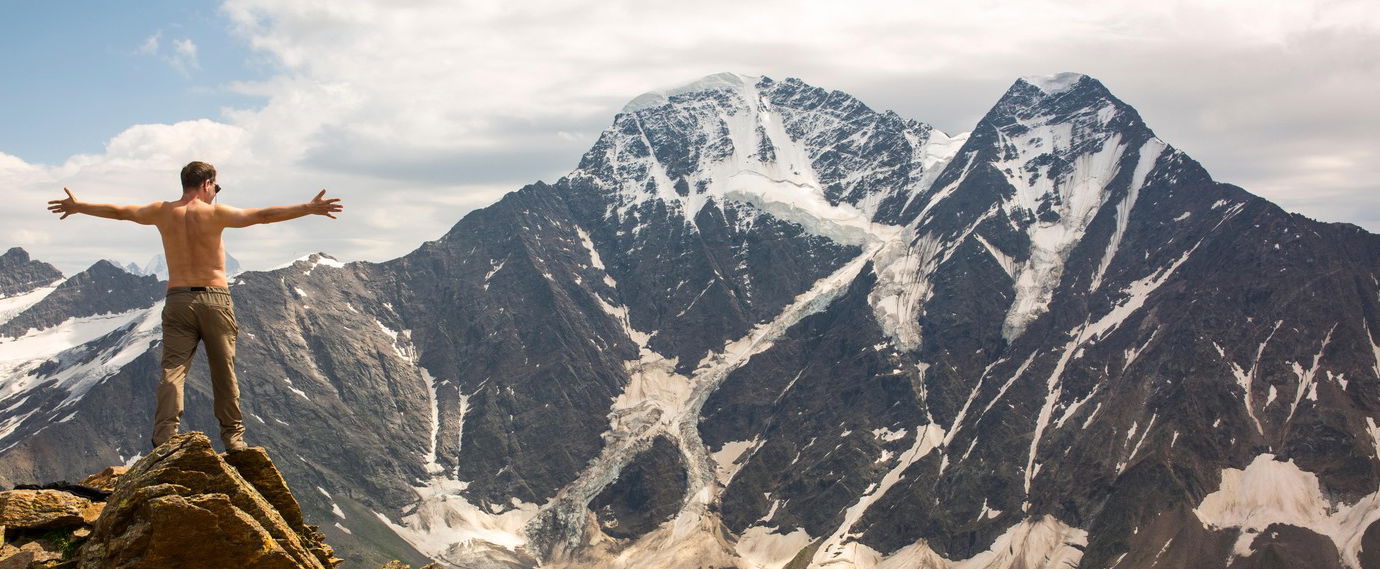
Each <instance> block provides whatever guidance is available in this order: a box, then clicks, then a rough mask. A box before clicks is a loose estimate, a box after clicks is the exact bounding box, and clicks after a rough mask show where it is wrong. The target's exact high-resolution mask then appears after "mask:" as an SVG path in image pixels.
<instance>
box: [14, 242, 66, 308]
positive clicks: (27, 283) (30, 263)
mask: <svg viewBox="0 0 1380 569" xmlns="http://www.w3.org/2000/svg"><path fill="white" fill-rule="evenodd" d="M61 278H62V273H61V272H60V271H58V270H57V268H55V267H53V266H52V265H49V264H48V263H44V262H42V261H35V260H33V259H30V258H29V252H28V251H25V250H23V249H21V248H19V247H14V248H11V249H10V250H9V251H6V252H5V254H4V255H0V298H12V297H16V296H19V295H22V294H24V293H27V292H32V291H34V290H36V289H39V288H41V287H44V286H50V285H52V284H54V283H56V282H57V281H58V280H59V279H61Z"/></svg>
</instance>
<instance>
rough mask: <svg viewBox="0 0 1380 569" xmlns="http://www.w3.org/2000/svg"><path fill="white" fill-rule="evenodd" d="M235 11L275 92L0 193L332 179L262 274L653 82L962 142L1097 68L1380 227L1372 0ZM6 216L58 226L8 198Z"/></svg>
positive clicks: (1150, 111)
mask: <svg viewBox="0 0 1380 569" xmlns="http://www.w3.org/2000/svg"><path fill="white" fill-rule="evenodd" d="M222 12H223V14H225V15H226V16H227V17H228V18H229V20H230V21H231V23H232V25H233V26H234V29H235V30H236V33H237V34H238V35H239V36H240V37H242V38H244V40H245V41H246V42H248V43H249V45H251V46H252V47H253V48H254V49H255V50H257V51H258V52H259V54H260V55H263V56H267V57H268V58H270V59H271V60H273V61H275V62H277V64H278V65H279V72H278V73H276V74H274V75H273V76H272V77H270V78H269V79H266V80H263V81H258V82H253V83H238V84H234V85H231V86H229V88H231V89H233V90H236V91H239V92H242V93H248V94H254V95H258V96H261V97H263V98H264V99H265V100H266V101H267V102H266V103H265V104H264V105H263V106H261V107H258V108H246V109H230V110H227V111H226V113H225V114H224V115H223V116H222V117H220V118H219V120H216V121H212V120H204V121H192V122H188V123H177V124H174V125H139V126H134V127H131V128H130V129H129V130H127V131H126V132H124V133H122V134H120V135H119V136H117V137H115V138H114V139H112V140H111V141H110V142H109V144H108V145H107V148H106V151H105V152H104V153H103V154H101V155H95V156H75V157H73V158H72V159H70V160H69V161H68V162H67V163H66V164H63V165H61V166H57V167H52V168H46V167H37V166H32V165H27V164H23V163H22V162H21V161H18V159H14V158H12V157H6V156H4V155H0V183H3V184H4V185H5V186H6V187H19V188H26V189H25V190H23V191H24V192H32V193H33V195H34V199H39V197H40V195H41V198H42V200H46V199H52V197H51V196H53V195H54V194H55V193H58V192H60V191H61V186H62V185H64V184H71V185H75V186H77V187H80V188H82V191H85V192H87V193H89V194H91V196H92V197H97V196H101V197H102V199H107V200H109V201H137V199H154V197H155V196H157V197H159V198H161V197H163V196H165V195H166V193H167V192H168V191H174V192H175V191H176V171H177V169H178V168H180V166H181V165H182V164H183V163H185V162H186V161H188V160H192V159H202V160H208V161H211V162H212V163H214V164H216V165H217V167H218V168H220V171H221V176H220V178H221V182H222V185H223V186H225V187H226V188H227V191H226V193H225V194H224V197H223V199H225V200H227V201H229V202H231V203H233V204H235V205H240V206H262V205H270V204H277V203H284V202H288V201H293V200H303V199H306V198H309V197H310V196H311V194H313V193H314V191H315V189H317V188H320V187H326V188H329V189H331V190H332V192H333V193H334V194H338V195H340V196H341V197H343V198H344V199H345V203H346V212H345V215H344V216H342V218H341V219H340V220H339V221H330V220H326V219H324V218H323V219H322V220H314V219H313V220H309V221H299V222H292V223H288V224H283V225H275V226H270V227H265V228H255V229H252V230H247V231H245V232H242V233H240V234H237V236H235V237H233V238H231V241H230V244H231V247H232V252H233V253H234V254H235V255H236V256H237V257H239V258H240V259H241V261H243V262H244V263H245V264H246V265H247V266H249V267H264V266H271V265H273V264H277V263H280V262H283V261H285V260H288V259H290V258H292V257H291V256H286V255H296V254H298V253H301V252H313V251H326V252H329V253H332V254H333V255H336V256H338V257H341V258H342V259H369V260H383V259H387V258H391V257H394V256H397V255H400V254H403V253H406V252H407V251H409V250H411V249H413V248H415V247H416V246H417V245H418V244H420V243H421V242H422V241H424V240H428V239H434V238H436V237H438V236H440V235H441V234H443V233H444V232H445V231H446V230H447V229H449V227H450V226H451V225H452V224H454V223H455V221H456V220H458V219H459V218H460V217H461V216H462V215H463V214H464V213H466V212H467V211H469V210H470V209H473V208H475V207H480V206H482V205H485V204H487V203H489V202H491V201H492V200H493V199H495V198H496V197H497V196H499V195H501V194H502V193H503V192H504V191H507V190H512V189H516V188H517V187H519V186H521V185H522V184H524V183H528V182H532V181H535V180H537V179H546V180H548V181H549V180H552V179H553V178H555V177H558V176H560V175H561V174H563V173H565V172H566V171H568V170H570V169H571V168H573V167H574V166H575V164H576V163H577V162H578V160H579V157H580V155H581V154H582V153H583V152H584V151H585V150H586V149H587V148H588V147H589V145H590V144H591V143H592V142H593V141H594V139H595V137H596V136H597V134H598V132H599V131H600V130H601V129H603V128H604V127H605V126H607V125H608V124H609V123H610V122H611V120H612V118H613V115H614V114H615V113H617V112H618V110H619V109H620V108H621V107H622V105H623V104H624V103H625V102H627V101H628V100H631V99H632V98H633V97H635V96H637V95H638V94H640V93H642V92H645V91H649V90H653V89H660V88H665V87H671V86H675V85H679V84H684V83H688V82H690V81H692V80H694V79H697V78H699V77H701V76H704V75H708V74H711V73H716V72H721V71H735V72H740V73H748V74H763V75H768V76H772V77H776V78H784V77H787V76H795V77H800V78H802V79H804V80H806V81H808V82H810V83H812V84H815V85H818V86H820V87H824V88H826V89H839V90H843V91H847V92H849V93H852V94H854V95H856V96H858V97H859V98H861V99H862V100H863V101H864V102H866V103H868V104H869V105H871V106H873V107H874V108H879V109H894V110H896V111H898V112H899V113H901V114H902V115H903V116H907V117H910V118H915V119H918V120H922V121H926V122H930V123H933V124H935V125H936V126H938V127H940V128H942V129H945V130H947V131H950V132H955V131H963V130H968V129H970V128H972V126H973V125H974V123H975V122H976V121H977V120H978V119H979V118H980V117H981V116H982V115H983V114H984V113H985V112H986V111H987V110H988V108H989V107H990V105H991V104H992V103H994V102H995V101H996V99H997V98H998V97H999V96H1000V95H1001V93H1002V91H1003V90H1005V88H1006V87H1007V86H1008V85H1010V83H1011V82H1012V81H1014V80H1015V78H1016V77H1019V76H1022V75H1031V74H1044V73H1050V72H1057V71H1080V72H1084V73H1088V74H1091V75H1093V76H1095V77H1097V78H1099V79H1101V80H1102V81H1103V82H1104V83H1105V84H1106V85H1107V86H1108V87H1109V88H1110V89H1111V90H1112V91H1113V92H1114V93H1116V94H1117V95H1118V96H1119V97H1121V98H1122V99H1124V100H1126V101H1127V102H1128V103H1130V104H1132V105H1133V106H1135V107H1136V108H1137V109H1138V110H1140V111H1141V113H1142V115H1143V116H1144V117H1145V119H1146V121H1147V123H1148V124H1149V125H1150V126H1151V128H1153V129H1155V130H1156V132H1157V133H1158V134H1159V135H1160V136H1161V137H1163V138H1164V139H1166V140H1167V141H1169V142H1170V143H1171V144H1174V145H1175V146H1177V147H1179V148H1181V149H1183V150H1185V151H1186V152H1188V153H1189V154H1190V155H1192V156H1194V157H1195V158H1197V159H1198V160H1199V161H1200V162H1202V163H1203V164H1204V166H1206V167H1207V168H1208V170H1209V171H1211V172H1212V173H1213V174H1214V176H1215V177H1217V178H1218V179H1220V180H1223V181H1227V182H1232V183H1236V184H1238V185H1241V186H1243V187H1245V188H1246V189H1247V190H1250V191H1253V192H1255V193H1258V194H1261V195H1264V196H1266V197H1268V198H1270V199H1272V200H1274V201H1276V202H1277V203H1280V204H1281V205H1284V206H1285V207H1287V208H1290V209H1293V210H1295V211H1302V212H1304V213H1306V214H1308V215H1311V216H1313V217H1318V218H1321V219H1324V220H1330V221H1352V222H1355V223H1362V224H1364V225H1365V226H1366V227H1368V228H1369V229H1370V230H1372V231H1377V230H1380V213H1377V212H1380V198H1377V197H1372V196H1380V191H1377V189H1378V188H1377V187H1376V183H1375V182H1374V180H1377V179H1380V159H1378V158H1380V156H1377V153H1378V152H1380V150H1378V149H1380V132H1377V129H1375V128H1374V125H1376V124H1380V107H1376V106H1375V105H1374V104H1373V101H1374V100H1376V99H1377V98H1380V74H1377V73H1375V69H1376V64H1377V57H1376V55H1375V54H1377V53H1380V5H1377V4H1375V3H1374V2H1367V1H1354V0H1338V1H1317V2H1291V1H1282V0H1280V1H1267V2H1258V1H1252V2H1247V1H1229V2H1228V1H1223V2H1212V3H1201V2H1186V1H1177V2H1175V1H1171V2H1158V3H1150V4H1145V3H1143V2H1139V1H1138V0H1135V1H1133V0H1109V1H1100V2H1094V1H1090V0H1077V1H1074V0H1034V1H1030V2H1022V3H1019V4H1016V3H1006V2H997V1H994V0H978V1H975V2H968V3H959V4H953V3H947V2H945V3H940V2H934V1H921V2H879V1H873V2H854V3H841V2H825V1H818V0H812V1H806V2H799V1H792V0H760V1H754V2H739V1H738V0H700V1H697V2H672V1H669V0H655V1H646V2H630V1H621V2H615V1H594V0H579V1H565V0H546V1H541V2H523V3H513V2H502V1H499V0H482V1H465V2H449V1H441V0H414V1H411V2H406V3H397V2H385V1H383V0H331V1H327V0H301V1H296V2H276V1H273V0H227V1H226V2H225V3H224V6H223V10H222ZM165 43H166V42H162V37H161V33H160V34H155V35H153V36H151V37H150V38H148V40H146V42H145V44H144V46H145V48H146V49H148V50H152V51H154V52H158V50H160V49H161V50H164V51H165V52H166V53H164V52H159V53H160V57H165V58H175V57H181V58H183V59H182V60H181V61H182V62H183V63H182V64H181V65H183V69H185V70H186V72H190V71H193V70H196V69H197V68H198V66H199V62H198V59H197V58H198V56H197V49H196V45H195V44H194V43H192V42H191V41H190V40H179V41H175V42H173V44H172V46H173V47H172V48H171V50H170V51H168V47H167V46H166V45H165ZM172 61H173V60H171V59H169V63H170V64H173V63H172ZM13 180H21V181H22V183H17V184H16V183H11V181H13ZM26 195H27V194H26ZM25 215H28V214H25ZM0 222H4V223H16V224H19V225H15V227H20V226H21V225H22V226H23V228H24V229H26V230H30V231H35V232H40V231H41V232H52V231H54V230H53V227H54V224H56V222H55V221H52V220H43V222H42V223H41V224H40V223H38V222H36V221H33V220H32V219H27V218H25V219H20V218H19V217H18V216H17V214H14V213H11V211H10V210H6V211H5V213H0ZM72 222H73V219H71V218H69V219H68V220H67V221H65V222H64V223H67V224H72ZM84 223H87V224H96V223H106V224H111V223H112V222H105V221H98V220H87V221H85V222H84ZM62 227H63V228H64V229H66V228H67V227H69V226H62ZM78 227H83V228H84V227H87V226H86V225H80V226H78ZM92 227H94V225H92ZM102 227H103V230H104V229H105V226H102ZM133 229H137V228H131V231H132V230H133ZM112 231H113V230H112ZM66 233H76V232H71V231H68V232H66ZM66 233H64V234H54V235H53V237H52V241H51V242H50V243H49V244H47V245H43V246H42V247H43V249H45V251H44V253H46V256H45V255H39V254H38V253H37V252H36V256H39V257H40V258H53V257H54V256H56V255H61V256H64V259H73V260H72V261H70V262H69V263H76V262H77V261H76V260H75V259H76V258H78V257H81V255H84V254H86V253H85V252H84V251H85V249H81V248H80V247H79V245H78V244H77V243H78V242H79V241H80V240H79V239H78V238H76V237H74V236H71V235H68V234H66ZM88 235H89V234H88ZM118 235H123V234H118ZM140 235H142V234H140ZM360 235H368V237H367V238H366V237H359V236H360ZM102 241H103V242H104V241H109V242H108V243H101V245H102V246H109V247H112V248H116V249H117V250H128V251H131V252H130V253H127V254H125V257H128V259H127V260H133V261H138V262H141V263H142V262H143V260H145V259H146V258H147V256H148V255H147V254H146V249H147V248H148V247H156V240H153V241H152V243H150V241H149V240H148V239H145V238H144V237H142V236H140V237H135V236H133V233H131V236H129V237H115V238H113V240H106V239H102ZM21 244H22V243H21ZM36 246H37V245H36ZM64 247H66V249H65V248H64ZM136 247H139V248H143V249H136ZM119 248H124V249H119ZM92 249H93V250H99V249H100V248H99V247H93V248H92ZM59 251H61V253H58V252H59ZM111 255H116V256H117V258H118V257H119V256H118V254H112V253H108V252H107V253H93V254H90V255H89V256H87V257H85V259H87V260H88V261H89V260H94V259H96V258H100V257H102V256H111ZM64 262H68V261H64Z"/></svg>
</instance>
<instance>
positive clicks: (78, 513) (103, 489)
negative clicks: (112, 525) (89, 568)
mask: <svg viewBox="0 0 1380 569" xmlns="http://www.w3.org/2000/svg"><path fill="white" fill-rule="evenodd" d="M124 471H125V468H124V467H112V468H109V469H106V471H105V472H102V473H100V474H96V475H92V476H91V477H88V478H87V479H86V480H83V481H82V482H81V483H80V484H68V483H66V482H57V483H54V484H49V485H46V486H44V487H34V486H20V487H17V488H15V489H14V490H11V491H8V492H0V569H37V568H50V567H73V566H75V564H76V562H77V559H76V553H77V548H78V546H80V544H81V543H82V542H83V541H84V540H85V539H86V538H87V537H89V536H90V535H91V525H92V524H94V523H95V522H96V520H97V519H99V516H100V515H101V512H102V511H103V510H104V509H105V499H106V497H107V496H109V495H110V491H109V490H110V489H111V488H113V487H114V481H116V480H118V479H119V477H120V475H121V474H123V473H124Z"/></svg>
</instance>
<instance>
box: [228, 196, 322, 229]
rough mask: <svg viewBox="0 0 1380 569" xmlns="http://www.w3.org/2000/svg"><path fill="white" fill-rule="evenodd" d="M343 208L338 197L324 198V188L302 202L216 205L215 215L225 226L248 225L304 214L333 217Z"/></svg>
mask: <svg viewBox="0 0 1380 569" xmlns="http://www.w3.org/2000/svg"><path fill="white" fill-rule="evenodd" d="M344 209H345V206H344V205H343V204H341V203H340V198H330V199H326V190H321V192H320V193H318V194H316V197H314V198H312V199H311V201H309V202H307V203H304V204H297V205H284V206H277V207H263V208H252V209H237V208H233V207H230V206H228V205H217V206H216V215H217V216H218V217H219V218H220V219H221V223H222V224H224V226H225V227H248V226H250V225H255V224H259V223H277V222H279V221H287V220H289V219H297V218H299V217H302V216H304V215H324V216H326V217H329V218H331V219H335V218H336V217H335V216H334V215H331V214H333V213H340V212H341V211H342V210H344Z"/></svg>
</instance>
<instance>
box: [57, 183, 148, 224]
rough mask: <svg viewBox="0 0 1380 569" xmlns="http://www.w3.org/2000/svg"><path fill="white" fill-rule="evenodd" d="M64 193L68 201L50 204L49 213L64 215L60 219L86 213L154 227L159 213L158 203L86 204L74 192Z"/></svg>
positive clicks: (64, 189)
mask: <svg viewBox="0 0 1380 569" xmlns="http://www.w3.org/2000/svg"><path fill="white" fill-rule="evenodd" d="M62 191H64V192H67V199H63V200H52V201H49V202H48V211H51V212H53V213H60V214H62V217H59V218H58V219H67V216H69V215H72V214H74V213H84V214H86V215H94V216H96V217H104V218H106V219H120V220H125V221H133V222H135V223H139V224H142V225H153V223H154V213H155V212H157V211H158V204H156V203H151V204H148V205H110V204H95V203H85V202H79V201H77V198H76V196H73V195H72V190H69V189H67V188H63V189H62Z"/></svg>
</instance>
